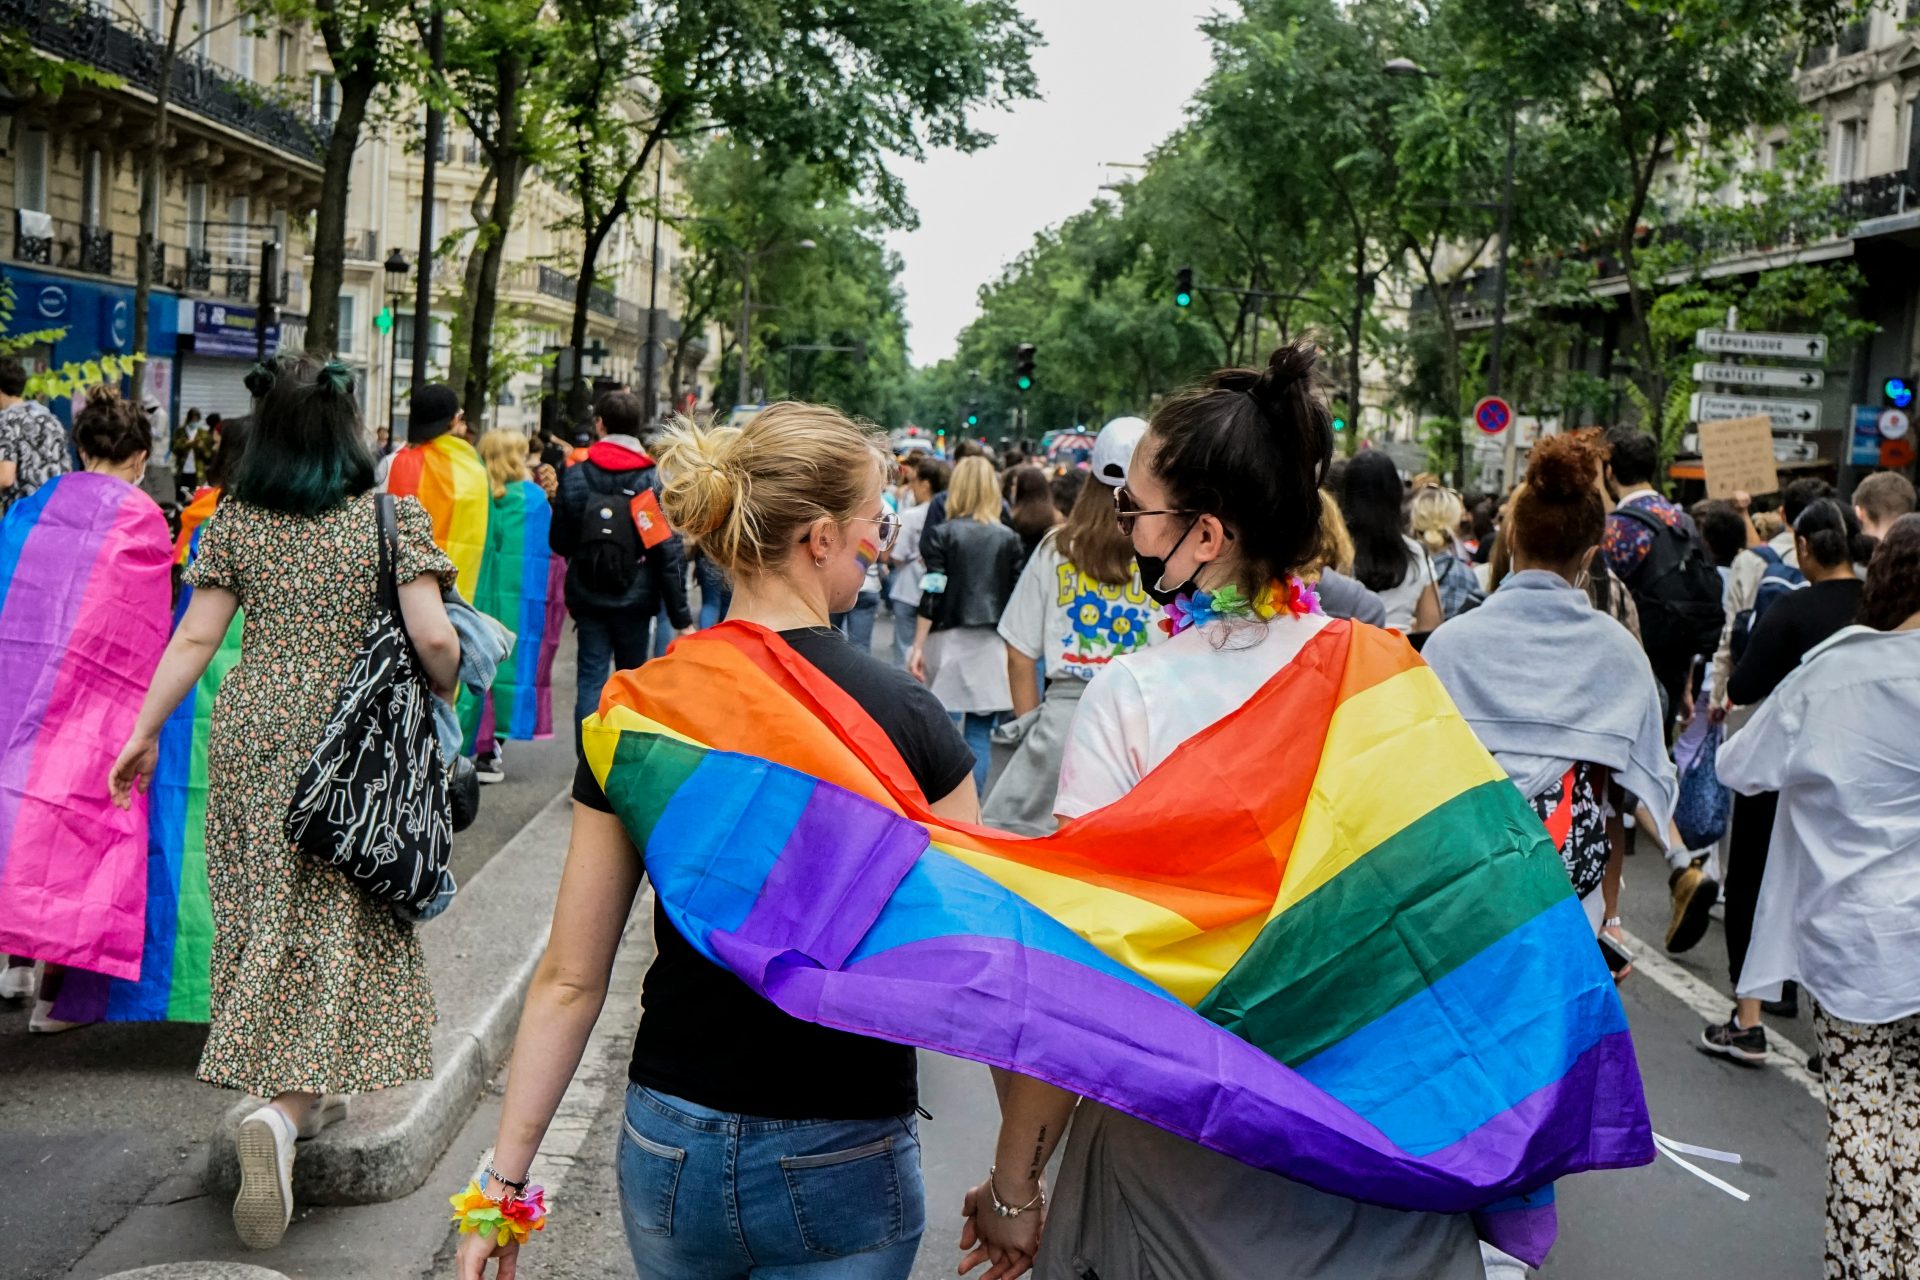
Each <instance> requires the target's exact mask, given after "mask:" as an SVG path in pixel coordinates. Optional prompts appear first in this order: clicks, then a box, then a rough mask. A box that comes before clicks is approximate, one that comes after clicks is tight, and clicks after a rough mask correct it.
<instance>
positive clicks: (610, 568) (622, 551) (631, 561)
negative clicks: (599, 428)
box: [572, 463, 653, 599]
mask: <svg viewBox="0 0 1920 1280" xmlns="http://www.w3.org/2000/svg"><path fill="white" fill-rule="evenodd" d="M580 465H582V466H591V465H592V464H591V463H582V464H580ZM596 474H598V475H599V476H601V477H604V478H605V479H607V480H609V481H615V480H616V477H633V483H631V484H626V485H621V484H618V483H617V481H616V483H615V487H613V488H608V489H603V488H599V487H597V486H595V485H594V483H593V480H594V477H595V475H596ZM652 479H653V473H652V472H651V471H645V472H635V471H623V472H608V471H604V470H601V469H600V468H598V467H595V468H594V470H593V471H589V472H587V473H586V480H587V506H586V510H585V511H583V512H581V514H580V542H579V544H578V546H576V547H575V549H574V553H573V557H572V566H573V572H574V574H575V580H576V581H577V582H578V583H579V584H580V585H581V586H582V587H584V588H585V589H586V590H587V591H589V592H591V593H593V594H594V595H596V596H603V597H607V598H609V599H618V598H621V597H624V596H625V595H626V594H627V593H628V592H629V591H631V590H632V589H633V584H634V582H635V581H637V580H638V579H639V577H640V565H641V562H642V560H643V558H644V556H645V554H646V553H645V550H644V548H642V547H641V545H640V531H639V529H638V528H636V527H635V525H634V523H633V500H634V498H635V497H637V496H638V495H639V493H640V491H641V490H642V489H646V488H652V487H653V486H652Z"/></svg>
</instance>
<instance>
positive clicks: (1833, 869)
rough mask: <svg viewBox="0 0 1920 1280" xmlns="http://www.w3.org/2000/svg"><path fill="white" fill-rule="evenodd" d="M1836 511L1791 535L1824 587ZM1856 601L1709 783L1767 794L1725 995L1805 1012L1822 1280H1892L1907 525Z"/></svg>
mask: <svg viewBox="0 0 1920 1280" xmlns="http://www.w3.org/2000/svg"><path fill="white" fill-rule="evenodd" d="M1833 505H1835V504H1833V503H1832V502H1831V501H1825V502H1818V503H1815V504H1813V506H1810V507H1809V508H1807V510H1806V511H1804V512H1802V513H1801V516H1800V519H1799V521H1798V522H1796V524H1795V533H1796V535H1797V537H1798V539H1799V540H1800V541H1802V542H1803V543H1804V545H1803V547H1802V548H1801V551H1800V565H1801V568H1802V569H1803V570H1804V569H1807V568H1808V567H1809V566H1808V562H1807V558H1806V557H1807V550H1808V549H1809V548H1811V549H1813V550H1814V551H1815V552H1816V553H1817V554H1818V555H1819V556H1820V557H1821V560H1820V563H1821V565H1822V566H1823V567H1822V569H1821V572H1822V573H1823V574H1824V573H1826V572H1827V571H1828V569H1830V568H1831V567H1832V562H1833V559H1835V558H1844V556H1845V553H1844V551H1843V549H1842V545H1841V534H1842V532H1843V529H1842V527H1841V526H1842V525H1844V521H1839V522H1836V521H1835V520H1834V519H1833V513H1831V512H1827V513H1825V514H1823V515H1819V516H1815V515H1814V514H1813V513H1814V512H1815V511H1816V510H1818V509H1819V508H1821V507H1823V506H1833ZM1809 517H1811V521H1810V520H1809ZM1808 534H1811V535H1812V536H1811V537H1809V536H1808ZM1809 576H1810V577H1811V576H1812V575H1811V574H1809ZM1823 581H1824V582H1825V583H1829V584H1831V583H1844V581H1845V580H1844V579H1836V578H1824V579H1823ZM1846 590H1847V591H1848V592H1849V593H1850V592H1851V589H1850V588H1846ZM1816 591H1821V594H1822V595H1825V596H1827V597H1829V598H1836V597H1838V596H1839V595H1840V594H1841V592H1840V591H1837V590H1834V589H1833V588H1832V587H1829V588H1828V589H1827V590H1825V591H1822V590H1821V583H1816V584H1815V585H1813V586H1811V587H1807V588H1805V589H1803V590H1800V591H1796V592H1794V593H1793V596H1792V597H1790V598H1789V599H1788V600H1787V601H1782V602H1781V603H1780V604H1778V605H1776V606H1775V607H1774V608H1772V609H1770V610H1768V611H1767V613H1766V614H1765V615H1764V616H1763V617H1762V619H1761V621H1760V624H1759V625H1758V626H1757V627H1755V629H1754V639H1755V640H1756V641H1758V640H1759V639H1760V633H1761V632H1762V631H1764V630H1766V629H1768V628H1769V626H1770V624H1772V623H1773V621H1774V618H1775V615H1776V614H1777V613H1779V612H1780V611H1781V610H1784V609H1786V608H1787V606H1788V604H1789V603H1795V602H1797V600H1798V597H1801V596H1809V595H1812V594H1813V593H1814V592H1816ZM1859 599H1860V605H1859V619H1860V623H1861V624H1862V625H1859V626H1853V627H1846V628H1844V629H1842V630H1840V631H1838V632H1836V633H1835V634H1834V635H1832V636H1831V637H1830V638H1828V639H1827V640H1826V641H1825V642H1824V643H1821V644H1818V645H1815V646H1813V647H1812V648H1811V649H1809V650H1808V652H1807V653H1806V655H1805V656H1804V657H1803V658H1802V659H1801V661H1800V663H1799V665H1798V666H1797V667H1795V668H1794V669H1793V670H1792V672H1791V673H1790V674H1788V675H1787V676H1786V677H1785V678H1784V679H1782V680H1781V681H1780V682H1779V684H1778V685H1777V686H1775V687H1774V688H1773V690H1772V691H1771V692H1770V693H1769V694H1768V695H1767V697H1766V698H1765V700H1763V701H1762V702H1761V704H1760V706H1759V709H1758V710H1757V711H1756V712H1755V713H1754V715H1753V718H1752V719H1751V720H1750V721H1748V723H1747V724H1746V726H1745V727H1744V728H1742V729H1741V730H1740V731H1739V732H1737V733H1735V734H1734V735H1733V736H1732V737H1731V738H1729V739H1728V740H1727V744H1726V746H1724V747H1723V748H1721V751H1720V758H1719V771H1720V780H1721V781H1722V782H1724V783H1726V785H1727V786H1729V787H1731V788H1733V789H1734V790H1735V791H1739V792H1742V793H1746V794H1749V795H1751V794H1756V793H1763V792H1767V793H1777V795H1778V797H1779V802H1778V812H1777V815H1776V817H1775V819H1774V822H1773V824H1772V829H1771V837H1772V839H1771V850H1770V852H1769V854H1768V859H1767V868H1766V879H1765V881H1764V883H1763V884H1762V885H1761V888H1760V892H1759V902H1758V908H1757V910H1756V912H1755V915H1754V921H1753V939H1752V941H1751V943H1750V944H1749V945H1748V947H1747V953H1746V958H1745V965H1744V970H1743V973H1742V975H1741V978H1740V985H1739V987H1738V991H1739V994H1740V996H1741V998H1742V1003H1743V1004H1744V1003H1745V1002H1746V1001H1747V1000H1749V999H1751V1000H1766V999H1776V998H1778V996H1779V994H1780V991H1781V987H1782V984H1783V983H1785V982H1787V981H1795V982H1798V983H1799V984H1800V985H1801V986H1803V987H1804V988H1806V991H1807V994H1808V995H1809V996H1811V997H1812V998H1813V1004H1814V1010H1813V1025H1814V1031H1815V1034H1816V1035H1817V1036H1818V1037H1819V1042H1820V1052H1821V1059H1822V1062H1823V1075H1824V1080H1825V1084H1826V1096H1827V1232H1826V1272H1827V1274H1828V1275H1839V1276H1895V1275H1900V1274H1902V1268H1903V1267H1910V1266H1911V1263H1912V1259H1913V1258H1914V1257H1915V1256H1916V1255H1917V1254H1920V1227H1917V1226H1916V1223H1915V1219H1914V1215H1913V1179H1914V1178H1915V1176H1916V1174H1917V1173H1920V1149H1916V1146H1915V1135H1914V1127H1913V1123H1912V1117H1913V1116H1914V1115H1916V1114H1920V980H1917V978H1916V975H1920V945H1916V940H1920V898H1916V896H1915V895H1914V893H1913V891H1912V886H1913V885H1914V884H1915V883H1917V882H1920V835H1916V833H1920V757H1916V756H1915V753H1914V750H1913V743H1914V730H1913V726H1914V725H1915V723H1920V516H1911V515H1910V516H1903V517H1901V518H1900V519H1899V520H1896V521H1895V522H1894V523H1893V525H1892V527H1890V528H1889V529H1888V530H1887V531H1886V536H1885V537H1884V538H1883V539H1882V540H1881V542H1880V545H1879V548H1878V550H1876V551H1875V552H1874V555H1873V559H1872V561H1871V563H1870V564H1869V565H1868V566H1867V580H1866V585H1865V587H1864V588H1863V589H1861V591H1860V592H1859ZM1822 608H1823V609H1834V606H1832V605H1825V606H1822ZM1835 611H1836V612H1839V611H1844V605H1841V606H1839V607H1838V609H1835ZM1751 653H1752V651H1751V650H1749V651H1748V654H1749V656H1751ZM1744 665H1745V660H1744V659H1743V660H1742V666H1743V667H1744ZM1736 674H1737V672H1736ZM1729 887H1731V884H1730V885H1729Z"/></svg>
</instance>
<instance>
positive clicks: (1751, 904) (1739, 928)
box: [1724, 791, 1780, 991]
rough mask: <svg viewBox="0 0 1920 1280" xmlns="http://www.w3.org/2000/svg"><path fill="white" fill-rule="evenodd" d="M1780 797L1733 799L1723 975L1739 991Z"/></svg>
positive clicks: (1776, 794) (1763, 794) (1772, 793)
mask: <svg viewBox="0 0 1920 1280" xmlns="http://www.w3.org/2000/svg"><path fill="white" fill-rule="evenodd" d="M1779 805H1780V793H1779V792H1777V791H1763V792H1761V793H1760V794H1759V795H1757V796H1735V797H1734V798H1733V830H1732V832H1731V833H1730V834H1729V835H1728V837H1727V883H1726V885H1725V887H1724V894H1725V901H1726V904H1727V972H1728V973H1729V974H1731V975H1732V977H1733V986H1734V989H1735V990H1736V991H1737V990H1739V987H1740V970H1741V969H1742V968H1743V967H1744V966H1745V965H1746V961H1747V944H1748V943H1749V942H1751V941H1752V940H1753V911H1754V908H1755V907H1756V906H1757V905H1758V904H1759V902H1760V881H1761V880H1762V879H1764V878H1765V877H1766V874H1767V845H1768V843H1769V842H1770V841H1772V839H1773V814H1774V810H1775V809H1777V808H1778V807H1779Z"/></svg>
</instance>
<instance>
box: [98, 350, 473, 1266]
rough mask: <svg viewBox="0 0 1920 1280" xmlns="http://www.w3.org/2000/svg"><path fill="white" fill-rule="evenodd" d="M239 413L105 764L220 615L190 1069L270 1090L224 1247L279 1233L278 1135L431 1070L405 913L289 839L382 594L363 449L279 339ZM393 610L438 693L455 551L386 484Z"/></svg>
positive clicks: (282, 1216) (212, 641) (130, 767)
mask: <svg viewBox="0 0 1920 1280" xmlns="http://www.w3.org/2000/svg"><path fill="white" fill-rule="evenodd" d="M248 386H249V389H251V390H253V391H254V393H255V395H256V396H257V397H259V399H258V400H257V411H256V413H255V415H254V427H253V431H252V435H251V438H250V440H249V441H248V444H247V449H246V452H245V453H244V454H243V455H242V456H241V458H240V461H239V464H238V466H237V467H236V468H235V470H234V474H233V475H231V476H230V477H227V487H226V489H225V490H224V492H223V496H222V501H221V502H220V504H219V506H218V507H217V508H216V509H215V511H214V514H213V516H212V518H211V519H209V520H208V521H207V522H206V523H205V524H204V525H203V526H201V528H200V531H199V542H198V547H197V550H196V554H195V556H194V560H193V563H192V565H190V566H189V567H188V569H187V571H186V575H185V579H184V580H185V582H186V583H187V584H188V585H189V586H191V587H192V588H193V589H194V591H193V599H192V600H191V601H190V602H189V604H188V606H187V610H186V613H185V615H184V616H183V617H182V618H181V619H180V622H179V624H178V626H177V627H176V628H175V629H174V633H173V639H172V640H171V641H170V642H169V643H168V645H167V648H166V654H165V656H164V657H163V658H162V659H161V661H160V667H159V670H158V671H157V672H155V673H154V676H153V682H152V687H151V688H149V689H148V690H147V696H146V701H145V703H144V704H143V705H142V706H141V708H140V715H139V719H138V721H137V722H136V723H135V724H133V726H132V732H131V734H130V735H129V736H128V737H126V739H125V746H124V747H122V748H121V750H120V756H119V759H118V760H116V761H114V763H113V768H112V771H111V775H110V776H109V777H108V778H107V779H106V781H107V782H108V785H109V787H110V789H111V791H112V794H113V798H114V801H115V802H116V803H117V804H120V805H122V806H125V805H127V804H128V803H129V802H130V801H132V800H133V799H134V792H135V790H136V788H137V789H138V790H141V791H144V790H145V789H146V786H147V784H148V782H150V781H151V779H152V778H153V773H154V768H155V764H156V762H157V760H158V757H159V744H160V732H161V729H162V727H163V726H164V725H165V724H166V722H167V719H168V717H169V716H171V715H172V713H173V711H174V708H175V707H176V706H177V705H179V703H180V701H181V699H182V698H184V697H185V696H186V695H187V694H188V693H189V692H190V691H191V690H192V689H193V688H194V687H195V685H196V684H197V683H198V682H199V680H200V678H201V676H202V674H203V673H204V672H205V671H206V668H207V665H208V663H209V662H210V661H211V660H212V659H213V657H214V655H215V654H216V653H217V652H218V650H219V648H220V646H221V643H222V641H223V640H224V638H225V637H226V634H227V625H228V623H229V622H231V621H232V620H233V617H234V615H235V613H236V612H237V611H239V610H241V609H244V610H245V611H246V627H245V631H244V634H243V637H242V640H241V648H240V661H239V663H238V664H237V665H236V666H235V667H234V668H233V669H232V670H231V671H230V672H229V673H228V674H227V676H226V678H225V680H224V681H223V682H222V683H221V686H220V693H219V696H218V698H217V700H216V701H215V703H214V708H213V721H212V728H211V733H210V735H209V741H208V746H207V776H208V777H209V779H211V784H210V786H209V788H208V792H207V810H206V812H207V833H206V855H207V878H208V884H209V888H210V890H211V894H212V903H213V925H214V938H213V958H212V964H211V974H210V985H211V1014H212V1021H211V1025H210V1027H209V1029H208V1033H207V1042H206V1049H205V1051H204V1052H203V1053H202V1055H201V1058H200V1071H199V1075H200V1078H201V1079H202V1080H204V1081H206V1082H207V1083H209V1084H213V1085H218V1086H220V1087H222V1088H228V1089H238V1090H242V1091H244V1092H246V1093H250V1094H253V1095H254V1096H256V1097H261V1098H266V1099H269V1102H268V1103H267V1105H266V1106H263V1107H261V1108H260V1109H259V1110H257V1111H255V1112H253V1113H252V1114H251V1115H249V1116H248V1117H247V1118H246V1119H245V1120H243V1121H242V1122H241V1124H240V1128H239V1131H238V1133H237V1134H236V1136H235V1145H236V1147H237V1149H238V1156H239V1164H240V1179H241V1181H240V1192H239V1195H238V1196H237V1197H236V1198H235V1200H234V1204H233V1221H234V1226H235V1228H236V1230H237V1231H238V1233H239V1236H240V1240H241V1243H242V1244H245V1245H246V1246H247V1247H249V1248H254V1249H267V1248H272V1247H273V1246H274V1245H276V1244H278V1243H279V1242H280V1238H281V1236H282V1235H283V1234H284V1233H285V1231H286V1229H287V1223H288V1221H289V1220H290V1219H291V1217H292V1214H293V1158H294V1142H295V1140H296V1138H299V1137H305V1136H311V1135H312V1134H315V1133H318V1132H319V1131H320V1129H321V1128H322V1127H323V1126H324V1125H326V1124H327V1123H329V1122H330V1121H332V1120H334V1119H337V1118H338V1117H339V1116H341V1115H343V1114H344V1113H345V1110H346V1095H349V1094H353V1093H359V1092H362V1091H364V1090H369V1089H384V1088H388V1087H390V1086H392V1085H397V1084H404V1083H406V1082H407V1081H410V1080H424V1079H426V1078H427V1077H428V1076H430V1075H431V1074H432V1072H433V1052H432V1042H431V1031H432V1026H433V1018H434V1013H433V995H432V992H431V991H430V990H429V989H428V985H427V970H426V964H425V961H424V960H423V958H422V956H421V953H420V942H419V939H418V937H417V936H416V935H415V933H414V928H413V926H412V925H411V924H409V923H407V922H405V921H403V920H401V919H400V918H399V917H398V916H396V915H395V914H394V912H393V910H392V909H391V908H390V907H389V906H388V905H387V904H386V903H385V902H381V901H377V900H375V899H374V898H372V897H371V896H369V895H367V894H366V893H364V892H362V891H361V890H360V889H359V888H358V887H357V886H356V885H355V884H354V883H353V881H351V880H349V879H348V878H347V877H346V876H345V875H344V874H343V873H341V872H340V871H338V870H336V869H335V868H333V867H331V866H328V865H325V864H323V863H321V862H319V861H318V860H317V859H314V858H310V857H306V856H303V855H301V854H300V853H299V852H298V851H297V850H296V849H295V848H294V846H293V844H292V842H291V841H289V840H288V839H287V836H286V823H287V809H288V806H289V803H290V802H291V800H292V798H293V790H294V785H295V783H296V781H297V780H298V778H299V776H300V772H301V770H302V769H303V768H304V767H305V766H306V763H307V760H308V758H309V757H310V756H311V754H312V752H313V748H314V746H315V744H316V743H317V742H318V741H319V740H320V736H321V733H322V731H323V729H324V727H325V725H326V723H327V718H328V716H329V715H330V714H331V713H332V711H333V708H334V703H335V701H336V699H337V698H338V697H339V691H340V688H341V686H342V684H343V683H344V682H345V681H346V679H347V677H348V673H349V671H350V670H351V668H352V666H353V662H354V658H355V656H356V655H357V654H358V653H359V651H360V644H361V641H362V639H363V638H364V637H365V635H366V632H367V628H368V626H369V625H370V624H371V622H372V620H373V617H374V610H375V608H376V602H377V600H378V595H379V591H380V583H379V580H378V579H379V569H378V566H379V564H380V561H381V556H380V553H379V541H378V539H379V536H380V535H379V529H378V525H377V522H376V512H375V497H374V494H373V458H372V456H371V454H370V453H369V452H368V448H367V443H366V436H365V434H364V432H363V431H362V428H361V425H360V412H359V409H358V407H357V405H356V403H355V401H354V396H353V377H352V374H351V373H350V372H349V371H348V370H347V368H346V366H345V365H342V364H340V363H339V362H337V361H328V362H326V363H325V364H322V363H320V362H319V361H317V360H315V359H313V358H312V357H308V356H293V355H288V356H283V357H280V358H277V359H276V360H274V361H273V362H271V365H270V366H268V367H261V368H257V369H256V370H255V373H254V375H252V376H250V378H249V382H248ZM394 514H395V519H396V523H397V526H398V534H399V555H398V562H397V564H396V565H395V566H394V570H395V579H396V581H397V582H398V584H399V594H400V611H401V614H402V616H403V620H404V622H405V625H406V629H407V633H408V635H409V636H410V637H411V638H412V641H413V647H414V649H415V651H416V653H417V654H418V656H419V660H420V664H421V666H422V668H423V669H424V671H425V673H426V675H427V677H428V679H429V681H430V682H431V683H432V685H433V687H434V690H435V692H437V693H439V694H440V695H441V696H443V697H450V695H451V693H452V691H453V684H454V678H455V675H456V673H457V671H458V668H459V662H460V642H459V638H458V636H457V635H456V634H455V632H454V630H453V626H452V624H451V623H450V622H448V620H447V615H446V610H445V608H444V607H443V606H442V604H441V599H440V588H441V584H442V583H443V582H446V583H451V582H452V580H453V573H454V570H453V562H452V561H450V560H449V559H447V557H446V556H445V555H444V554H443V553H442V552H441V551H440V550H439V548H437V547H436V546H434V543H433V528H432V524H431V522H430V521H429V520H428V518H427V513H426V511H425V510H424V509H423V508H422V507H421V506H420V504H419V502H418V501H417V500H415V499H412V498H399V499H396V500H395V502H394Z"/></svg>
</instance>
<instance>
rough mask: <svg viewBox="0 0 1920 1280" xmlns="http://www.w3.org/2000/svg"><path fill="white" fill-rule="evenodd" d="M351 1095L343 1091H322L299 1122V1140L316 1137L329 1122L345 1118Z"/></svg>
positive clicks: (333, 1122) (334, 1122) (335, 1122)
mask: <svg viewBox="0 0 1920 1280" xmlns="http://www.w3.org/2000/svg"><path fill="white" fill-rule="evenodd" d="M350 1097H351V1095H349V1094H344V1093H323V1094H321V1095H320V1099H319V1101H317V1102H315V1103H314V1104H313V1105H312V1106H311V1107H309V1108H307V1118H306V1119H305V1120H303V1121H302V1122H301V1123H300V1141H302V1142H305V1141H306V1140H307V1139H308V1138H317V1137H319V1136H320V1131H321V1130H322V1129H324V1128H326V1127H327V1126H328V1125H330V1124H337V1123H338V1122H340V1121H342V1120H345V1119H346V1118H347V1102H348V1100H349V1098H350Z"/></svg>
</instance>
